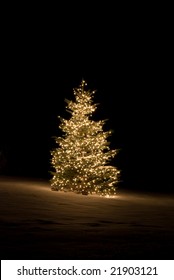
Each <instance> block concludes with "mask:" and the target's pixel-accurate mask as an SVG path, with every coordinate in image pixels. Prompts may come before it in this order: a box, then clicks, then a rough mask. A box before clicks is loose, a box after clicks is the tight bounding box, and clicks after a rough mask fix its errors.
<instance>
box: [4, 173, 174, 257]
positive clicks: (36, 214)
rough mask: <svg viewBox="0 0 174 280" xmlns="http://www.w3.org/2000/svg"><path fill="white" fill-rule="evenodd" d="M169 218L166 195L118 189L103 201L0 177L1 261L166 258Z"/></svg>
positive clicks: (173, 231) (173, 242)
mask: <svg viewBox="0 0 174 280" xmlns="http://www.w3.org/2000/svg"><path fill="white" fill-rule="evenodd" d="M173 217H174V197H173V196H170V195H166V194H165V195H162V194H161V195H160V194H146V193H140V192H139V193H134V192H128V191H123V190H121V189H120V190H118V195H117V196H116V198H103V197H98V196H85V195H80V194H74V193H69V192H67V193H64V192H55V191H51V189H50V184H49V182H46V181H43V180H31V179H20V178H5V177H1V178H0V222H1V223H0V252H1V253H0V254H1V259H170V258H171V256H172V254H173V250H174V238H173V237H174V218H173ZM172 258H173V257H172Z"/></svg>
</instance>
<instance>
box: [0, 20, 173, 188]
mask: <svg viewBox="0 0 174 280" xmlns="http://www.w3.org/2000/svg"><path fill="white" fill-rule="evenodd" d="M129 20H130V21H129ZM129 20H127V22H126V23H123V22H124V19H122V22H120V21H119V20H116V22H114V21H113V22H111V23H110V25H109V23H107V24H106V22H105V24H104V23H103V24H102V25H101V24H100V23H99V21H97V20H96V23H95V24H94V25H92V23H91V25H90V26H86V27H83V28H82V27H79V26H78V24H77V25H75V24H74V25H73V26H71V27H70V26H69V27H68V28H65V26H64V25H63V26H62V27H60V25H59V23H58V22H57V23H56V24H55V25H53V23H50V24H48V26H47V24H43V25H42V24H41V23H37V24H36V25H34V24H33V25H32V26H31V25H30V24H29V23H28V24H25V25H24V26H23V25H22V24H21V23H16V24H14V25H13V24H10V25H9V27H8V28H7V29H8V32H5V34H4V38H5V39H4V40H3V51H2V52H1V57H2V64H1V69H2V76H1V79H2V83H1V111H0V125H1V128H0V129H1V130H0V134H1V137H0V150H1V158H2V153H3V156H4V157H5V158H6V160H7V165H6V167H5V168H1V173H2V174H4V173H5V174H7V175H18V176H27V177H30V176H31V177H44V178H48V177H49V175H48V170H49V169H50V165H49V158H50V150H51V149H52V148H53V147H54V141H53V140H52V138H51V137H52V136H54V135H57V134H58V133H60V131H58V129H57V126H58V120H57V116H58V115H61V116H65V115H67V114H66V113H65V103H64V98H69V99H72V98H73V87H76V86H78V85H79V83H80V82H81V79H82V78H84V79H85V80H86V81H87V82H88V87H89V88H90V89H97V93H96V95H95V101H96V102H97V103H99V104H100V105H99V106H98V111H97V112H96V114H95V115H96V117H97V118H98V119H108V122H107V125H106V128H108V129H113V130H114V134H113V136H112V137H111V139H110V141H111V146H112V147H113V148H120V149H121V150H120V153H119V155H118V157H117V159H115V163H116V164H117V165H118V166H119V168H120V169H122V180H123V185H125V186H126V187H128V188H133V187H136V188H140V189H141V188H144V189H146V188H147V189H148V190H154V191H156V190H158V189H161V190H164V189H165V190H172V184H173V178H172V170H171V169H172V167H171V163H170V162H169V160H170V159H171V158H172V156H171V149H172V140H171V131H172V127H173V126H172V102H171V90H170V86H169V83H170V79H171V74H170V72H169V69H168V65H167V63H168V61H169V58H170V55H169V48H170V38H169V36H168V34H167V33H166V31H165V30H163V29H162V26H160V25H157V24H156V23H154V24H149V25H147V22H146V21H143V20H142V22H140V21H138V22H137V21H136V20H133V19H130V18H129ZM138 20H140V19H138ZM53 26H54V27H53ZM77 26H78V28H76V27H77ZM164 42H165V44H164ZM166 50H168V51H166Z"/></svg>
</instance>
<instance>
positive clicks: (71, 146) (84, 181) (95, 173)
mask: <svg viewBox="0 0 174 280" xmlns="http://www.w3.org/2000/svg"><path fill="white" fill-rule="evenodd" d="M86 85H87V84H86V83H85V81H84V80H82V82H81V84H80V86H79V88H76V89H74V96H75V101H70V100H65V101H66V103H67V106H66V108H67V111H68V112H70V113H71V118H70V119H69V120H66V119H63V118H60V117H59V118H60V122H61V124H60V126H59V128H60V129H61V130H62V131H63V136H62V137H56V138H55V139H56V143H57V144H58V147H57V148H55V149H54V150H53V151H52V152H51V155H52V160H51V163H52V166H53V168H54V172H51V173H52V175H53V176H52V179H51V186H52V188H51V189H52V190H57V191H72V192H76V193H82V194H99V195H102V196H113V195H115V194H116V184H117V183H118V178H119V173H120V171H119V170H118V169H117V168H116V167H114V166H111V165H108V163H109V162H110V160H111V159H112V158H113V157H114V156H115V155H116V153H117V150H110V148H109V142H108V141H107V138H108V137H109V136H110V135H111V133H112V132H111V131H108V132H104V131H103V125H104V123H105V121H103V120H102V121H94V120H92V119H91V117H92V114H93V112H94V111H95V110H96V108H97V105H96V104H93V102H92V98H93V95H94V93H95V91H90V90H86V87H85V86H86Z"/></svg>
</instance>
